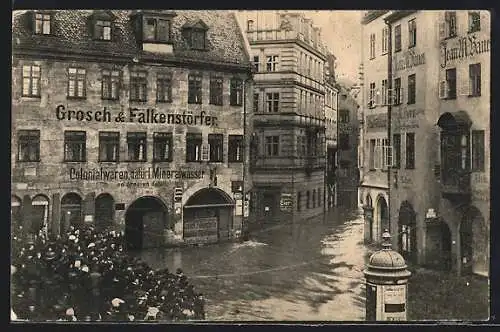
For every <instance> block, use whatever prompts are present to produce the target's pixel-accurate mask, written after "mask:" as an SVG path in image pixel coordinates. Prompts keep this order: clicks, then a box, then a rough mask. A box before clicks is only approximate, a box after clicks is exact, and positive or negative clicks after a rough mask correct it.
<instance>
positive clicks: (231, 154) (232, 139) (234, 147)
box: [228, 135, 243, 162]
mask: <svg viewBox="0 0 500 332" xmlns="http://www.w3.org/2000/svg"><path fill="white" fill-rule="evenodd" d="M228 160H229V162H242V161H243V136H242V135H229V138H228Z"/></svg>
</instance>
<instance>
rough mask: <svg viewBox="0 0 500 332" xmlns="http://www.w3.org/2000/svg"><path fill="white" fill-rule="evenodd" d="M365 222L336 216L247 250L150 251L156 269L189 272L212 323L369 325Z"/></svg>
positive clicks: (269, 234)
mask: <svg viewBox="0 0 500 332" xmlns="http://www.w3.org/2000/svg"><path fill="white" fill-rule="evenodd" d="M362 239H363V221H362V219H361V216H360V215H359V214H358V213H352V212H342V211H334V212H331V213H329V214H328V215H326V217H325V218H323V217H320V218H316V219H311V220H308V221H306V222H302V223H297V224H295V225H280V226H278V227H274V228H273V229H268V230H266V231H261V232H259V233H257V234H255V235H253V236H252V238H251V240H250V241H247V242H244V243H229V244H218V245H211V246H206V247H190V248H182V249H169V250H149V251H144V252H142V253H141V257H142V258H143V259H144V260H146V261H147V262H148V263H149V264H151V265H152V266H153V267H165V266H166V267H168V268H169V269H171V270H174V269H176V268H178V267H180V268H182V269H183V270H184V272H185V273H186V275H188V276H190V278H191V280H192V282H193V284H194V285H195V287H196V288H197V289H198V290H200V291H202V292H203V293H204V295H205V297H206V298H207V318H208V319H210V320H334V321H339V320H363V319H364V285H363V268H364V263H365V261H364V257H365V254H366V250H365V248H364V246H363V244H362Z"/></svg>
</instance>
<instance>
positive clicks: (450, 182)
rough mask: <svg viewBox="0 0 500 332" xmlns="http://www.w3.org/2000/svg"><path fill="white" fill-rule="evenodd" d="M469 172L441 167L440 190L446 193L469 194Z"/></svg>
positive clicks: (444, 194)
mask: <svg viewBox="0 0 500 332" xmlns="http://www.w3.org/2000/svg"><path fill="white" fill-rule="evenodd" d="M470 175H471V173H470V171H466V170H456V169H442V170H441V192H442V194H443V196H446V195H466V196H467V195H470V194H471V183H470V181H471V176H470Z"/></svg>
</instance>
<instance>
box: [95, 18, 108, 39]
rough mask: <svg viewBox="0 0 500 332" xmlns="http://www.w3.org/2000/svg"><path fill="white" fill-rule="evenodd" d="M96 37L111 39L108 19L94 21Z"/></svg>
mask: <svg viewBox="0 0 500 332" xmlns="http://www.w3.org/2000/svg"><path fill="white" fill-rule="evenodd" d="M95 36H96V39H100V40H111V22H110V21H100V20H98V21H96V25H95Z"/></svg>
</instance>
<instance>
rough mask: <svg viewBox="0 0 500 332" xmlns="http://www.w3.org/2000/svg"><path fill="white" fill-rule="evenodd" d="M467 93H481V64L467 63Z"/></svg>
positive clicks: (474, 94)
mask: <svg viewBox="0 0 500 332" xmlns="http://www.w3.org/2000/svg"><path fill="white" fill-rule="evenodd" d="M469 93H470V95H471V96H474V97H477V96H480V95H481V64H480V63H476V64H472V65H469Z"/></svg>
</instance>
